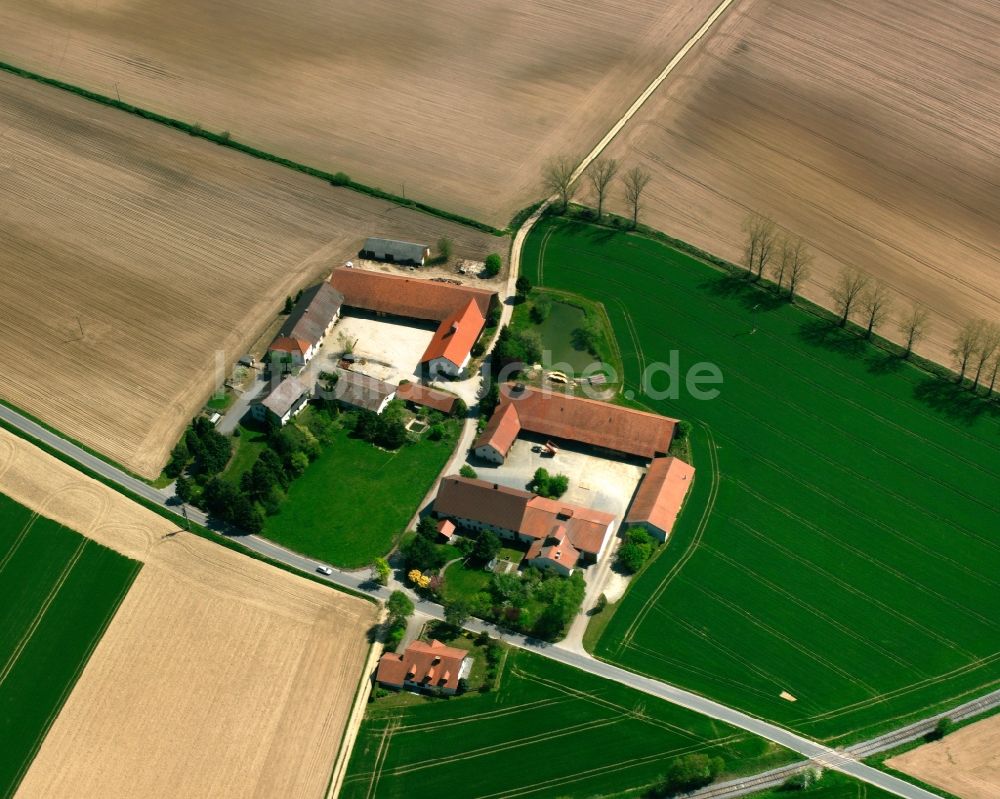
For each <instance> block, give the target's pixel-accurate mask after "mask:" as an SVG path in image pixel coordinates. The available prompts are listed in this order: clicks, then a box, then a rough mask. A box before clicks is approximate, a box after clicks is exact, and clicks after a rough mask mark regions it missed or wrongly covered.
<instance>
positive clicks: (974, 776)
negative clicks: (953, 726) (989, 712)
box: [886, 716, 1000, 799]
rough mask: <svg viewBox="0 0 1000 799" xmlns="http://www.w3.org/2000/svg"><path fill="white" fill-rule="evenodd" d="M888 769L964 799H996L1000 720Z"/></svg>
mask: <svg viewBox="0 0 1000 799" xmlns="http://www.w3.org/2000/svg"><path fill="white" fill-rule="evenodd" d="M886 765H888V766H891V767H892V768H894V769H898V770H899V771H902V772H904V773H906V774H910V775H911V776H914V777H917V778H918V779H921V780H923V781H924V782H927V783H930V784H931V785H934V786H937V787H938V788H943V789H944V790H946V791H948V792H949V793H953V794H955V795H956V796H961V797H962V799H995V797H997V796H998V795H1000V716H992V717H991V718H988V719H984V720H983V721H978V722H976V723H975V724H970V725H969V726H968V727H963V728H962V729H960V730H959V731H958V732H955V733H952V734H951V735H948V736H946V737H945V738H943V739H942V740H940V741H935V742H934V743H930V744H924V745H923V746H920V747H917V748H916V749H912V750H910V751H909V752H907V753H906V754H904V755H900V756H899V757H894V758H891V759H889V760H887V761H886Z"/></svg>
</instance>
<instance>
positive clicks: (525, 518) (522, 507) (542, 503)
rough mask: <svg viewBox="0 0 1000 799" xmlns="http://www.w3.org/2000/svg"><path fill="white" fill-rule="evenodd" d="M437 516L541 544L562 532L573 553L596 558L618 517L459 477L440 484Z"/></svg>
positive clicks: (435, 503) (435, 502)
mask: <svg viewBox="0 0 1000 799" xmlns="http://www.w3.org/2000/svg"><path fill="white" fill-rule="evenodd" d="M434 512H435V513H437V514H438V515H440V516H451V517H455V518H462V519H472V520H475V521H479V522H482V523H483V524H485V525H488V526H490V527H498V528H502V529H504V530H513V531H515V532H517V533H519V534H521V535H524V536H529V537H531V538H534V539H542V540H544V539H545V538H547V537H549V536H550V535H552V533H553V531H554V530H555V529H556V528H557V527H562V528H564V530H565V532H566V535H568V537H569V540H570V542H571V543H572V544H573V546H574V547H576V548H577V549H578V550H580V551H581V552H586V553H588V554H590V555H593V556H595V557H596V556H597V554H598V553H599V552H600V551H601V548H602V547H603V545H604V541H605V537H606V536H607V533H608V529H609V527H610V525H611V524H612V522H614V520H615V517H614V516H613V515H611V514H610V513H604V512H603V511H599V510H592V509H591V508H584V507H582V506H580V505H571V504H569V503H567V502H562V501H560V500H555V499H546V498H545V497H539V496H536V495H534V494H532V493H529V492H528V491H522V490H520V489H517V488H508V487H507V486H501V485H498V484H497V483H490V482H487V481H486V480H474V479H471V478H467V477H457V476H455V475H452V476H450V477H445V478H444V479H442V480H441V487H440V489H439V490H438V495H437V499H435V500H434Z"/></svg>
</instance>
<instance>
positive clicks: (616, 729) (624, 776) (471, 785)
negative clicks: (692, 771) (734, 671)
mask: <svg viewBox="0 0 1000 799" xmlns="http://www.w3.org/2000/svg"><path fill="white" fill-rule="evenodd" d="M688 752H705V753H707V754H709V755H712V756H715V755H720V756H721V757H723V759H724V760H725V761H726V762H727V767H728V768H732V769H736V768H738V769H739V770H740V772H741V773H747V772H751V771H754V770H763V769H765V768H768V767H771V766H774V765H778V764H780V763H782V762H788V760H790V759H793V758H792V757H791V754H790V753H788V752H786V751H784V750H781V749H779V748H778V747H776V746H774V745H772V744H770V743H768V742H766V741H763V740H762V739H759V738H755V737H753V736H752V735H750V734H748V733H743V732H740V731H737V730H734V729H732V728H729V727H726V726H725V725H723V724H721V723H718V722H715V721H712V720H711V719H708V718H706V717H704V716H700V715H697V714H695V713H691V712H690V711H687V710H684V709H682V708H678V707H675V706H673V705H670V704H668V703H666V702H661V701H659V700H657V699H654V698H652V697H649V696H646V695H645V694H641V693H639V692H637V691H633V690H632V689H630V688H626V687H624V686H622V685H619V684H617V683H613V682H608V681H606V680H602V679H600V678H598V677H594V676H592V675H589V674H586V673H584V672H580V671H577V670H575V669H571V668H569V667H567V666H563V665H561V664H559V663H554V662H552V661H550V660H547V659H546V658H543V657H541V656H539V655H535V654H532V653H529V652H523V651H518V650H511V651H510V653H509V655H508V657H507V661H506V664H505V666H504V668H503V671H502V673H501V675H500V688H499V690H497V691H494V692H491V693H487V694H478V693H477V694H469V695H466V696H463V697H458V698H453V699H438V700H427V701H424V702H421V703H419V704H415V705H407V706H404V707H399V706H391V705H387V706H385V707H380V706H379V703H378V702H376V703H375V704H373V705H371V706H369V711H368V715H367V717H366V718H365V721H364V723H363V725H362V727H361V732H360V733H359V736H358V740H357V743H356V744H355V746H354V752H353V754H352V756H351V762H350V766H349V768H348V773H347V778H346V780H345V783H344V788H343V790H342V792H341V796H342V797H344V799H374V798H375V797H406V799H422V797H428V799H436V798H437V797H440V796H461V797H463V798H468V799H471V798H472V797H479V799H488V798H490V797H518V796H531V797H546V796H580V797H583V796H598V795H600V796H608V795H614V796H622V797H625V796H638V795H640V793H641V792H642V790H643V789H644V788H645V787H647V786H649V785H650V784H652V783H653V782H655V781H656V780H657V778H658V777H659V776H660V775H662V774H663V773H664V772H665V771H666V769H667V766H668V765H669V763H670V762H671V760H672V759H673V758H675V757H678V756H679V755H681V754H685V753H688Z"/></svg>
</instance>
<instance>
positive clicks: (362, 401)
mask: <svg viewBox="0 0 1000 799" xmlns="http://www.w3.org/2000/svg"><path fill="white" fill-rule="evenodd" d="M336 375H337V383H336V385H335V386H334V387H333V393H332V397H330V398H331V399H333V400H336V401H337V402H339V403H340V404H341V405H346V406H348V407H350V408H360V409H362V410H366V411H372V412H373V413H382V411H384V410H385V408H386V406H387V405H388V404H389V403H390V402H392V400H393V399H394V398H395V396H396V386H394V385H392V384H391V383H386V382H385V381H384V380H378V379H377V378H374V377H371V376H370V375H366V374H362V373H361V372H354V371H339V370H338V371H337V372H336Z"/></svg>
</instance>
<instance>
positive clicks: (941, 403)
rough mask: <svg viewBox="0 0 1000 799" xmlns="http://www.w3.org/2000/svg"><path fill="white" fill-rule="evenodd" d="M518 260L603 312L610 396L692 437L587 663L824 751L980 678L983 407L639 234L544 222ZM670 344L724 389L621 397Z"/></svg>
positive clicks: (537, 277) (993, 671)
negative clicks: (707, 366) (662, 525)
mask: <svg viewBox="0 0 1000 799" xmlns="http://www.w3.org/2000/svg"><path fill="white" fill-rule="evenodd" d="M540 251H541V252H543V253H544V256H543V258H542V261H543V264H542V265H543V269H542V270H539V255H540ZM523 263H524V268H525V273H526V275H527V276H528V278H529V279H531V280H532V281H533V282H535V283H536V284H543V285H545V286H550V285H551V286H553V287H555V288H557V289H562V290H567V291H570V290H571V291H578V292H580V293H582V294H584V295H586V296H589V297H591V298H594V299H599V300H601V301H603V302H604V304H605V306H606V307H607V309H608V312H609V314H610V316H611V320H612V324H613V326H614V329H615V332H616V335H617V337H618V341H619V344H620V346H621V348H622V351H623V357H624V363H625V371H626V374H625V379H626V387H627V389H631V390H632V391H633V392H637V394H636V400H640V401H642V402H643V403H644V404H645V405H647V406H648V407H649V408H651V409H653V410H655V411H658V412H662V413H665V414H668V415H671V416H676V417H679V418H682V419H688V420H690V421H691V422H692V423H693V424H694V432H693V434H692V435H693V440H692V445H693V451H694V461H695V466H696V468H697V469H698V473H697V475H696V480H695V484H694V487H693V489H692V492H691V494H690V497H689V499H688V502H687V506H686V510H685V512H684V514H683V516H682V518H681V519H680V521H679V522H678V525H677V526H676V528H675V531H674V535H673V536H672V538H671V541H670V544H669V545H668V546H667V547H666V548H664V549H663V550H662V554H661V555H660V557H659V558H658V559H657V560H656V561H655V562H654V563H653V564H651V566H650V568H648V569H647V571H646V572H645V573H644V574H643V575H642V576H641V577H640V578H639V579H638V580H637V581H636V582H635V583H634V584H633V586H632V587H631V588H630V590H629V592H628V593H627V595H626V597H625V598H624V600H623V601H622V602H621V603H619V605H618V609H617V612H616V615H615V616H614V618H613V619H612V620H611V622H610V624H609V625H608V627H607V630H606V631H605V633H604V635H603V636H602V637H601V639H600V641H599V643H598V646H597V654H598V655H600V656H601V657H604V658H606V659H609V660H613V661H615V662H618V663H620V664H622V665H623V666H625V667H627V668H630V669H633V670H635V671H639V672H643V673H646V674H650V675H653V676H655V677H658V678H661V679H664V680H667V681H670V682H673V683H676V684H679V685H682V686H684V687H686V688H689V689H691V690H694V691H697V692H699V693H703V694H707V695H709V696H712V697H713V698H716V699H718V700H720V701H722V702H725V703H727V704H730V705H733V706H735V707H739V708H741V709H743V710H746V711H747V712H750V713H753V714H756V715H759V716H763V717H765V718H768V719H771V720H774V721H776V722H778V723H781V724H784V725H787V726H790V727H792V728H794V729H795V730H797V731H799V732H801V733H803V734H805V735H808V736H811V737H814V738H818V739H825V740H837V741H843V740H846V739H852V738H859V737H863V736H866V735H869V734H871V733H873V732H874V731H876V730H878V729H881V728H886V727H892V726H898V725H901V724H903V723H904V722H905V721H907V720H908V719H912V718H915V717H919V716H921V715H923V711H925V710H926V709H930V708H936V707H944V706H947V705H950V704H953V703H957V702H959V701H960V700H961V699H963V698H966V697H969V696H972V695H975V694H979V693H985V692H986V691H988V690H990V689H993V688H996V687H997V685H998V683H1000V534H998V533H1000V418H998V414H997V413H996V406H994V410H989V409H986V407H985V405H981V404H980V405H975V404H973V403H971V402H970V400H969V399H968V392H960V391H959V390H958V389H956V388H954V387H953V386H952V385H950V384H948V383H946V382H945V381H943V380H941V379H940V378H936V377H932V376H930V375H928V374H926V373H924V372H921V371H919V370H917V369H916V368H914V367H911V366H910V365H908V364H906V363H903V362H901V361H900V360H899V359H898V358H895V357H894V356H890V355H888V354H887V353H886V352H884V351H882V350H879V349H876V348H874V347H871V346H870V345H868V344H867V343H865V342H863V341H861V340H860V339H858V338H857V337H856V336H855V335H853V334H851V333H849V332H845V331H842V330H839V329H837V328H834V327H831V325H830V324H829V322H827V321H826V320H824V319H822V318H820V317H819V316H817V315H814V314H812V313H808V312H806V311H804V310H801V309H799V308H796V307H793V306H790V305H788V304H787V303H785V302H781V301H775V300H773V299H771V295H769V294H767V293H765V292H763V291H761V290H758V289H756V288H752V287H748V286H746V284H745V283H744V282H743V281H742V280H740V279H734V278H730V277H727V276H726V275H724V274H723V273H721V272H719V271H717V270H714V269H712V268H709V267H708V266H705V265H704V264H702V263H700V262H698V261H695V260H693V259H692V258H690V257H688V256H686V255H683V254H681V253H679V252H677V251H675V250H673V249H671V248H669V247H667V246H665V245H663V244H661V243H658V242H655V241H652V240H649V239H645V238H642V237H639V236H635V235H628V234H624V233H612V232H609V231H607V230H604V229H599V228H595V227H592V226H587V225H583V224H577V223H566V222H561V221H559V220H545V221H543V223H542V224H541V225H540V226H539V227H537V228H536V229H535V230H534V231H533V233H532V234H531V236H530V238H529V240H528V242H527V246H526V250H525V253H524V259H523ZM671 350H676V351H678V352H679V358H680V367H681V375H683V374H684V372H685V370H687V369H688V368H689V367H691V366H693V365H694V364H695V363H697V362H699V361H710V362H713V363H715V364H717V365H718V366H719V367H720V368H721V370H722V373H723V375H724V381H725V382H724V384H723V386H722V387H721V395H720V396H719V397H718V398H717V399H714V400H697V399H694V398H693V397H691V396H690V395H689V394H688V392H687V391H686V390H682V391H681V393H680V397H679V398H678V399H661V400H654V399H652V398H650V397H649V396H648V394H646V393H639V385H640V374H641V373H642V372H643V370H644V369H645V368H647V367H648V365H649V364H650V363H652V362H654V361H666V360H667V359H668V356H669V353H670V351H671ZM665 384H666V381H665V380H664V379H663V378H662V377H661V378H659V379H658V380H654V385H655V386H656V387H657V388H663V387H664V386H665ZM782 691H787V692H789V693H790V694H792V695H794V696H795V697H797V699H798V701H796V702H787V701H784V700H782V699H780V698H779V694H780V693H781V692H782Z"/></svg>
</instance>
